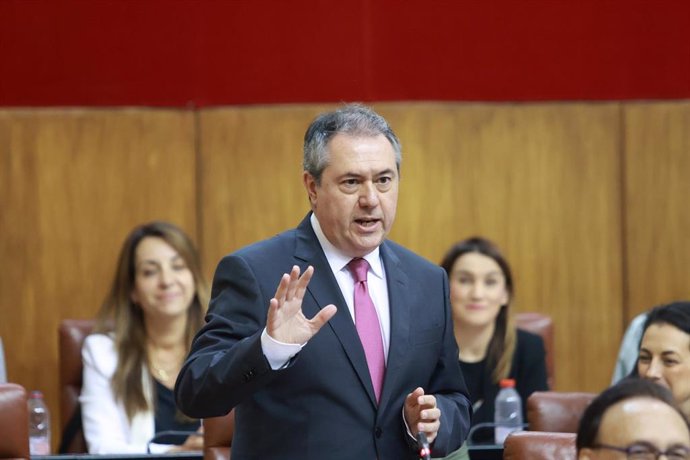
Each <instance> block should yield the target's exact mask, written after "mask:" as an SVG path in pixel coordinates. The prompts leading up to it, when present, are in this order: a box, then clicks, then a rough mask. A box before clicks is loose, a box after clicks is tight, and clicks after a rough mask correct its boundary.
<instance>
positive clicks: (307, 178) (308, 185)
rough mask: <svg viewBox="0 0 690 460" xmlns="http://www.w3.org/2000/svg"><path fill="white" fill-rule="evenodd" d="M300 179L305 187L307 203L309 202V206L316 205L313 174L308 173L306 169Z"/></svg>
mask: <svg viewBox="0 0 690 460" xmlns="http://www.w3.org/2000/svg"><path fill="white" fill-rule="evenodd" d="M302 181H303V182H304V188H305V189H307V195H308V196H309V203H310V204H311V207H312V208H314V207H315V206H316V187H317V185H316V179H314V176H312V175H311V174H309V173H308V172H307V171H304V173H303V175H302Z"/></svg>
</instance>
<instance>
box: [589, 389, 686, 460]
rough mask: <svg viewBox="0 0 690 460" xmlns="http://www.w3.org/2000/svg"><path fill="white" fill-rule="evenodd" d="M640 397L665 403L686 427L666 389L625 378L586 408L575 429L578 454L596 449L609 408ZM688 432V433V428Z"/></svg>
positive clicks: (684, 419)
mask: <svg viewBox="0 0 690 460" xmlns="http://www.w3.org/2000/svg"><path fill="white" fill-rule="evenodd" d="M640 397H644V398H652V399H657V400H659V401H661V402H663V403H666V404H667V405H668V406H669V407H671V408H672V409H673V410H674V411H676V412H677V413H678V415H680V417H681V418H682V419H683V421H684V422H685V425H686V426H688V420H687V419H686V418H685V415H684V414H683V412H682V411H681V410H680V408H679V407H678V404H677V403H676V401H675V400H674V399H673V395H672V394H671V392H670V391H669V390H668V389H667V388H665V387H662V386H661V385H659V384H656V383H654V382H652V381H650V380H644V379H637V378H626V379H623V380H621V381H620V382H619V383H617V384H616V385H614V386H612V387H609V388H607V389H606V390H604V391H603V392H602V393H601V394H600V395H599V396H597V397H596V398H594V399H593V400H592V402H591V403H590V404H589V406H587V408H586V409H585V412H584V413H583V414H582V418H581V419H580V425H579V427H578V429H577V440H576V446H577V451H578V452H579V451H580V449H584V448H587V447H589V448H592V447H596V445H597V438H598V435H599V428H600V427H601V420H602V419H603V418H604V414H605V413H606V411H608V410H609V409H610V408H611V406H613V405H615V404H618V403H619V402H622V401H625V400H628V399H633V398H640ZM688 430H689V431H690V426H688Z"/></svg>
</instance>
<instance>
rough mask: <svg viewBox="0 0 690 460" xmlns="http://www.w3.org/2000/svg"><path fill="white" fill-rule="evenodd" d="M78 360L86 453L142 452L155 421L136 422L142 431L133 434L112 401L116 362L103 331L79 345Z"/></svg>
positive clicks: (109, 338)
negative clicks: (81, 380)
mask: <svg viewBox="0 0 690 460" xmlns="http://www.w3.org/2000/svg"><path fill="white" fill-rule="evenodd" d="M82 361H83V364H84V374H83V385H82V390H81V395H80V396H79V402H80V403H81V413H82V425H83V428H84V437H85V438H86V444H87V446H88V449H89V453H90V454H115V453H146V440H147V439H150V438H151V437H152V436H153V431H154V426H153V425H154V423H155V422H154V421H153V417H150V418H151V421H150V423H144V424H143V426H142V424H141V423H136V424H137V425H138V428H143V430H136V431H139V433H133V431H134V430H132V426H131V424H130V422H129V420H128V419H127V415H126V413H125V410H124V406H123V405H122V404H118V403H116V402H115V395H114V393H113V390H112V387H111V380H112V376H113V374H114V373H115V367H116V365H117V353H116V351H115V342H114V340H113V339H112V338H111V337H108V336H106V335H103V334H94V335H90V336H88V337H87V338H86V340H85V341H84V346H83V348H82ZM137 418H141V417H140V416H137V417H135V421H136V419H137ZM148 425H150V427H149V426H148ZM141 431H144V432H143V433H141ZM133 434H134V436H133ZM134 438H136V439H134Z"/></svg>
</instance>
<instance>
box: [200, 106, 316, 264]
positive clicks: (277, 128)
mask: <svg viewBox="0 0 690 460" xmlns="http://www.w3.org/2000/svg"><path fill="white" fill-rule="evenodd" d="M328 108H329V106H317V105H311V106H278V107H243V108H223V109H212V110H203V111H201V115H200V122H199V131H200V133H201V141H200V163H201V167H200V170H201V173H200V174H201V180H200V185H201V187H200V196H201V198H200V200H201V203H202V208H201V209H202V213H201V240H202V242H203V244H202V246H203V259H204V261H205V263H206V264H207V272H208V273H209V276H210V275H212V274H213V271H214V270H215V267H216V264H217V263H218V261H219V260H220V258H221V257H222V256H223V255H225V254H227V253H229V252H232V251H235V250H237V249H239V248H241V247H243V246H246V245H247V244H250V243H253V242H255V241H259V240H262V239H265V238H269V237H271V236H273V235H275V234H277V233H279V232H282V231H284V230H287V229H289V228H292V227H295V226H296V225H297V224H298V223H299V222H300V221H301V219H302V217H304V215H306V213H307V212H308V211H309V202H308V200H307V196H306V191H305V189H304V186H303V185H302V145H303V139H304V132H305V130H306V128H307V126H308V125H309V123H311V121H312V120H313V119H314V117H315V116H316V115H318V114H319V113H321V112H323V111H324V110H327V109H328Z"/></svg>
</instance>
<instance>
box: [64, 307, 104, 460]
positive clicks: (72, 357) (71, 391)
mask: <svg viewBox="0 0 690 460" xmlns="http://www.w3.org/2000/svg"><path fill="white" fill-rule="evenodd" d="M94 324H95V322H94V320H92V319H65V320H62V321H61V322H60V327H59V328H58V338H59V351H58V354H59V356H60V428H61V430H62V436H63V437H64V434H65V432H66V431H68V430H69V431H74V435H73V436H72V437H71V440H69V442H67V444H66V445H62V446H61V448H62V450H63V453H71V454H80V453H85V452H87V448H86V441H85V440H84V433H83V431H82V429H81V424H79V426H78V427H76V430H73V428H75V426H74V425H72V426H71V427H70V426H69V425H70V424H74V423H75V421H76V419H75V414H77V411H78V409H79V394H80V393H81V385H82V370H83V364H82V361H81V347H82V345H83V343H84V339H85V338H86V336H87V335H89V334H90V333H91V331H92V330H93V327H94Z"/></svg>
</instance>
